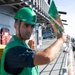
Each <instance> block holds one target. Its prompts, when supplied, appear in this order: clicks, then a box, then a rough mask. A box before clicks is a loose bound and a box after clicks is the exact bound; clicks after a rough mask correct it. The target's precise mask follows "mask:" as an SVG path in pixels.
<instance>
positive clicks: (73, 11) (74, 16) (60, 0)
mask: <svg viewBox="0 0 75 75" xmlns="http://www.w3.org/2000/svg"><path fill="white" fill-rule="evenodd" d="M46 1H47V0H46ZM54 2H55V4H56V7H57V10H58V11H65V12H67V14H66V15H63V14H61V17H60V18H61V19H64V20H67V22H66V23H67V24H68V25H64V28H65V33H66V34H68V35H70V36H71V37H75V0H54ZM63 23H64V22H63Z"/></svg>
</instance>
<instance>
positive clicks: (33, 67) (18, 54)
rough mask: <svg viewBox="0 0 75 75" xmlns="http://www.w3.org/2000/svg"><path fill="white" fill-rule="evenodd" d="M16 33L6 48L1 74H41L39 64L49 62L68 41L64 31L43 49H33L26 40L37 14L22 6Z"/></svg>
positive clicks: (17, 19)
mask: <svg viewBox="0 0 75 75" xmlns="http://www.w3.org/2000/svg"><path fill="white" fill-rule="evenodd" d="M14 18H15V23H14V27H15V30H16V35H14V36H13V37H12V38H11V40H10V42H9V43H8V44H7V46H6V47H5V49H4V52H3V55H2V62H1V75H39V74H38V66H37V65H43V64H48V63H50V62H51V61H53V60H54V59H55V58H56V56H57V55H58V53H59V51H60V48H61V46H62V45H63V43H64V42H65V41H66V35H65V34H64V33H62V34H61V36H60V37H59V38H58V39H57V40H56V41H55V42H54V43H53V44H52V45H51V46H49V47H48V48H46V49H45V50H43V51H40V50H39V51H37V52H36V50H31V49H30V48H29V46H28V44H27V43H26V42H25V41H26V40H28V39H29V38H30V36H31V33H32V31H33V28H34V27H35V26H36V19H37V17H36V14H35V12H34V11H33V10H32V9H31V8H29V7H24V8H21V9H20V10H19V11H18V12H17V13H16V15H15V17H14Z"/></svg>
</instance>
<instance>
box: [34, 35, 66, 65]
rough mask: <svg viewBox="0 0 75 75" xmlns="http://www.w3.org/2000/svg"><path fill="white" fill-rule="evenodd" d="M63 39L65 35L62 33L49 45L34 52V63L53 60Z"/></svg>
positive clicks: (41, 63)
mask: <svg viewBox="0 0 75 75" xmlns="http://www.w3.org/2000/svg"><path fill="white" fill-rule="evenodd" d="M64 40H66V36H65V35H64V34H63V36H62V37H61V38H59V39H57V40H56V41H55V42H54V43H53V44H52V45H51V46H49V47H48V48H46V49H45V50H43V51H39V52H36V53H35V56H34V65H43V64H48V63H50V62H51V61H53V60H54V59H55V58H56V56H57V55H58V53H59V51H60V48H61V46H62V45H63V43H64Z"/></svg>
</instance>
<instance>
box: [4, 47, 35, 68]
mask: <svg viewBox="0 0 75 75" xmlns="http://www.w3.org/2000/svg"><path fill="white" fill-rule="evenodd" d="M35 52H36V51H35V50H31V49H29V48H25V47H22V46H17V47H13V48H11V49H10V50H9V51H8V52H7V54H6V58H5V63H6V65H7V66H12V67H14V68H23V67H34V66H35V65H34V63H33V61H34V54H35Z"/></svg>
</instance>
